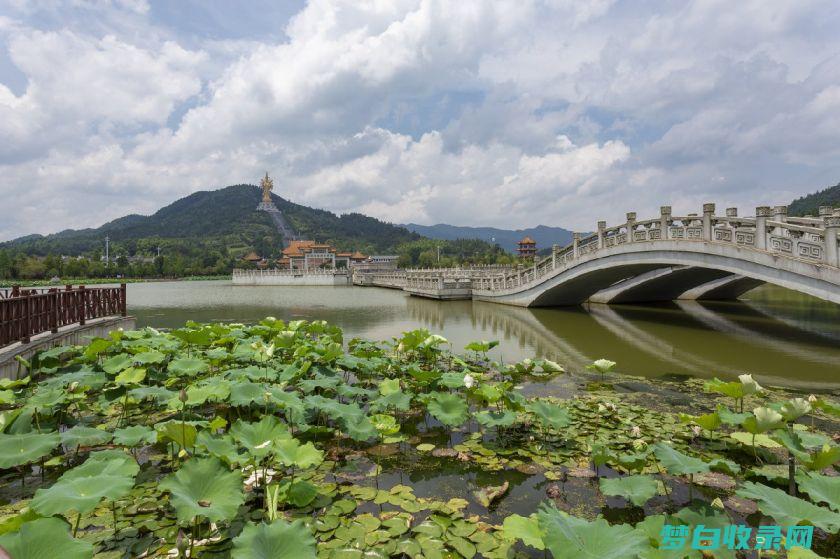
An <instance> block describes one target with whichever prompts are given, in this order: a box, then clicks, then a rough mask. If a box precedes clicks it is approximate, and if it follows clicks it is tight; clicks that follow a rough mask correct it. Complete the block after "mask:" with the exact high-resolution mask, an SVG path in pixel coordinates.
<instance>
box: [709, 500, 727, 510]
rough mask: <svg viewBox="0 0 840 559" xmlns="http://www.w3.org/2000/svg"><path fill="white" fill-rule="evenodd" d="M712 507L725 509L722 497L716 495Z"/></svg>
mask: <svg viewBox="0 0 840 559" xmlns="http://www.w3.org/2000/svg"><path fill="white" fill-rule="evenodd" d="M711 505H712V507H714V508H716V509H718V510H724V509H725V507H724V506H723V501H721V500H720V497H716V498H715V500H714V501H712V502H711Z"/></svg>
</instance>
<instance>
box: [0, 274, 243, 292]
mask: <svg viewBox="0 0 840 559" xmlns="http://www.w3.org/2000/svg"><path fill="white" fill-rule="evenodd" d="M229 279H230V274H227V275H217V276H186V277H183V278H61V279H60V280H59V281H55V282H54V281H52V280H0V289H8V288H11V287H12V286H14V285H19V286H20V287H63V286H65V285H111V284H120V283H151V282H169V281H216V280H229Z"/></svg>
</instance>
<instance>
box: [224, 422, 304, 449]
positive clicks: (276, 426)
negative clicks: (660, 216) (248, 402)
mask: <svg viewBox="0 0 840 559" xmlns="http://www.w3.org/2000/svg"><path fill="white" fill-rule="evenodd" d="M230 434H231V435H233V438H234V439H235V440H236V442H238V443H239V444H241V445H242V446H244V447H245V448H246V450H247V451H248V453H249V454H251V455H252V456H255V457H257V458H262V457H263V456H267V455H269V454H270V453H271V452H272V445H274V444H275V443H276V442H278V441H280V440H284V439H289V438H290V437H291V435H290V434H289V429H288V427H286V425H285V424H283V423H281V422H280V420H278V419H277V418H276V417H274V416H273V415H265V416H263V418H262V419H261V420H259V421H257V422H254V423H247V422H245V421H242V420H239V421H237V422H236V423H234V424H233V426H231V428H230Z"/></svg>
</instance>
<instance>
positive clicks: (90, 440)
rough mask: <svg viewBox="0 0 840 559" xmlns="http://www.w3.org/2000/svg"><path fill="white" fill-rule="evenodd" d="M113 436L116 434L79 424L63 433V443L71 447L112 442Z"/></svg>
mask: <svg viewBox="0 0 840 559" xmlns="http://www.w3.org/2000/svg"><path fill="white" fill-rule="evenodd" d="M113 437H114V435H113V434H111V433H110V432H108V431H103V430H102V429H96V428H94V427H83V426H81V425H77V426H76V427H73V428H72V429H68V430H67V431H64V432H62V433H61V444H63V445H65V446H67V447H71V448H75V447H77V446H95V445H100V444H105V443H107V442H110V441H111V439H112V438H113Z"/></svg>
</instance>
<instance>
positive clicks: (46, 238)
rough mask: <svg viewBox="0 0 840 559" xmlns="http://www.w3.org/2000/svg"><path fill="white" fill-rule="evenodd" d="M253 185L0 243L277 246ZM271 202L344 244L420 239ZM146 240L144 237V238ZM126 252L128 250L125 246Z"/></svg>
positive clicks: (46, 249)
mask: <svg viewBox="0 0 840 559" xmlns="http://www.w3.org/2000/svg"><path fill="white" fill-rule="evenodd" d="M260 199H261V191H260V189H259V188H258V187H256V186H254V185H249V184H238V185H234V186H228V187H225V188H221V189H219V190H203V191H199V192H194V193H192V194H190V195H188V196H185V197H184V198H181V199H179V200H176V201H175V202H173V203H171V204H169V205H167V206H165V207H163V208H161V209H160V210H158V211H157V212H155V213H154V214H152V215H148V216H144V215H137V214H131V215H127V216H124V217H121V218H118V219H115V220H113V221H110V222H108V223H105V224H104V225H102V226H100V227H97V228H88V229H78V230H73V229H68V230H65V231H61V232H59V233H53V234H51V235H26V236H24V237H20V238H17V239H14V240H12V241H8V242H6V243H0V248H2V247H5V248H15V249H20V250H22V251H24V252H27V253H29V254H36V255H45V254H48V253H53V254H67V255H78V254H82V253H84V252H87V251H90V250H96V249H98V248H101V247H102V243H103V239H104V237H105V236H106V235H107V236H108V237H110V239H111V241H112V242H113V243H118V244H119V243H121V244H122V245H123V246H132V245H134V244H137V241H139V240H144V239H173V240H174V239H182V240H191V239H195V240H196V242H201V243H207V242H211V241H217V243H216V244H218V245H224V246H265V247H279V246H280V244H281V240H282V239H281V236H280V234H279V233H278V231H277V227H276V226H275V224H274V222H273V221H272V219H271V217H270V216H269V214H268V213H266V212H261V211H256V210H255V208H256V207H257V204H259V202H260ZM272 199H273V201H274V204H275V205H276V206H277V207H278V208H279V209H280V211H281V212H283V214H284V215H285V217H286V218H287V219H288V220H289V222H290V224H291V225H292V227H293V228H294V229H295V230H296V231H297V232H298V233H299V234H300V235H301V236H302V237H305V238H312V239H317V240H319V241H322V242H327V243H331V244H334V245H335V246H337V247H339V248H341V249H345V250H350V249H353V250H361V251H363V252H365V251H367V252H383V251H389V250H393V248H394V247H396V246H397V245H398V244H400V243H403V242H408V241H413V240H417V239H420V236H419V235H417V234H416V233H411V232H410V231H408V230H407V229H405V228H403V227H399V226H395V225H392V224H390V223H385V222H383V221H380V220H378V219H375V218H372V217H368V216H365V215H362V214H358V213H349V214H343V215H340V216H339V215H336V214H334V213H332V212H329V211H326V210H319V209H315V208H309V207H307V206H302V205H299V204H294V203H292V202H289V201H288V200H285V199H283V198H281V197H279V196H276V195H273V194H272ZM146 244H148V243H146ZM129 252H131V251H130V250H129Z"/></svg>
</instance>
